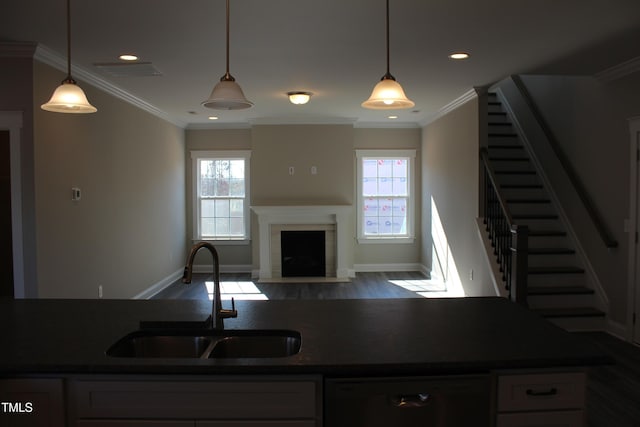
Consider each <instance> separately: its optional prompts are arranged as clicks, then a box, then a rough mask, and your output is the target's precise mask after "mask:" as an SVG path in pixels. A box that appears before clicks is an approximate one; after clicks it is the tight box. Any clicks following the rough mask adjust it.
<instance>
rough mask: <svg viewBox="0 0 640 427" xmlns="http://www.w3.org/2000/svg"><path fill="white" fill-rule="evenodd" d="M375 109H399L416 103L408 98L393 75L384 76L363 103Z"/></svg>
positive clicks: (366, 106)
mask: <svg viewBox="0 0 640 427" xmlns="http://www.w3.org/2000/svg"><path fill="white" fill-rule="evenodd" d="M361 105H362V106H363V107H364V108H371V109H373V110H397V109H401V108H411V107H413V106H414V105H416V104H415V103H414V102H413V101H412V100H410V99H409V98H407V96H406V95H405V94H404V90H402V86H400V83H398V82H397V81H396V80H395V79H394V78H393V77H391V76H384V77H383V78H382V80H380V81H379V82H378V84H377V85H375V87H374V88H373V91H372V92H371V96H370V97H369V99H367V100H366V101H364V102H363V103H362V104H361Z"/></svg>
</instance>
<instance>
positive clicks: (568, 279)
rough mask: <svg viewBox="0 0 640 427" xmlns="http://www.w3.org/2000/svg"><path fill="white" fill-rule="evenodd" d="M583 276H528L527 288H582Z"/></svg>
mask: <svg viewBox="0 0 640 427" xmlns="http://www.w3.org/2000/svg"><path fill="white" fill-rule="evenodd" d="M584 281H585V278H584V274H529V275H528V276H527V282H528V285H529V286H549V287H553V286H583V285H584Z"/></svg>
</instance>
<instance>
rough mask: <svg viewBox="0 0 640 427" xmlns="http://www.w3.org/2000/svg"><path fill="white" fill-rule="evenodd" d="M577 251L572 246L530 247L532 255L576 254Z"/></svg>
mask: <svg viewBox="0 0 640 427" xmlns="http://www.w3.org/2000/svg"><path fill="white" fill-rule="evenodd" d="M575 253H576V251H575V250H573V249H571V248H529V254H530V255H547V254H575Z"/></svg>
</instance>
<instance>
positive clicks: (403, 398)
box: [389, 393, 433, 408]
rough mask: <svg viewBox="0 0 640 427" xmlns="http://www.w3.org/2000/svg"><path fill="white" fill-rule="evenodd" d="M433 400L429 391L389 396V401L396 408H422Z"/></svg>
mask: <svg viewBox="0 0 640 427" xmlns="http://www.w3.org/2000/svg"><path fill="white" fill-rule="evenodd" d="M432 400H433V396H431V395H430V394H429V393H418V394H397V395H395V396H390V397H389V402H390V403H391V405H393V406H395V407H396V408H422V407H424V406H427V405H428V404H430V403H431V401H432Z"/></svg>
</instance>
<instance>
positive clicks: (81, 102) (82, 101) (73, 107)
mask: <svg viewBox="0 0 640 427" xmlns="http://www.w3.org/2000/svg"><path fill="white" fill-rule="evenodd" d="M40 108H42V109H43V110H46V111H53V112H55V113H76V114H78V113H79V114H82V113H95V112H96V111H98V109H97V108H96V107H94V106H93V105H91V104H89V101H88V100H87V96H86V95H85V94H84V92H83V91H82V89H81V88H80V86H78V85H77V84H76V81H75V80H73V78H72V77H71V0H67V77H66V78H65V79H64V80H63V81H62V83H61V84H60V86H58V87H57V88H56V90H55V91H54V92H53V95H51V99H50V100H49V102H47V103H46V104H42V105H41V106H40Z"/></svg>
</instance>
